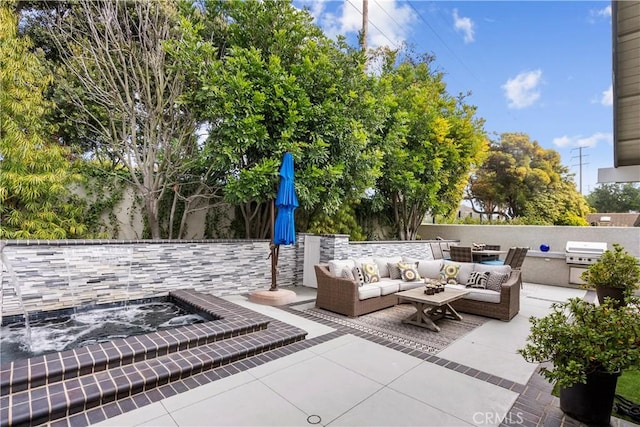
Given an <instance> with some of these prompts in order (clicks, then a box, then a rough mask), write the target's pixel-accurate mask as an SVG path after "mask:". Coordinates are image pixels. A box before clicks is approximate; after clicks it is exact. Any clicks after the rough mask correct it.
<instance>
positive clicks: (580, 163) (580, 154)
mask: <svg viewBox="0 0 640 427" xmlns="http://www.w3.org/2000/svg"><path fill="white" fill-rule="evenodd" d="M583 148H586V147H577V148H572V149H571V152H572V153H573V152H574V151H576V150H578V155H577V156H573V157H571V158H572V159H575V158H578V159H580V160H579V161H578V164H577V165H572V166H580V175H579V176H580V194H582V165H588V164H589V163H583V162H582V157H587V156H588V154H585V155H584V156H583V154H582V149H583Z"/></svg>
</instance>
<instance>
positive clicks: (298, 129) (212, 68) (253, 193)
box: [183, 0, 380, 238]
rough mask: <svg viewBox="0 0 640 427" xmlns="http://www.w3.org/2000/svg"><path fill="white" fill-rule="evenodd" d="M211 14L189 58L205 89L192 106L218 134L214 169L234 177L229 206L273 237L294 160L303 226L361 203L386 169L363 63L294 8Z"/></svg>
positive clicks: (285, 4)
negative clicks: (277, 203) (281, 188)
mask: <svg viewBox="0 0 640 427" xmlns="http://www.w3.org/2000/svg"><path fill="white" fill-rule="evenodd" d="M204 9H205V11H206V16H205V17H203V18H201V20H200V21H198V19H192V21H194V22H202V23H203V24H202V25H199V26H194V27H193V29H192V31H191V34H192V35H193V34H195V35H197V36H199V37H200V39H199V40H195V41H194V42H189V43H188V44H189V47H190V50H189V47H186V46H185V47H184V50H183V52H184V53H185V58H186V59H185V63H186V62H187V61H191V64H192V67H187V69H188V70H190V71H189V79H193V80H196V81H198V82H199V83H198V88H197V90H195V91H194V92H193V93H192V94H190V96H189V97H188V101H187V102H188V103H189V105H190V106H191V108H192V109H193V110H195V111H198V120H199V122H200V123H202V124H204V125H206V126H208V139H207V142H206V145H207V147H208V149H209V150H210V153H211V162H212V164H214V165H215V169H216V170H218V171H221V172H224V173H225V179H224V185H225V188H224V196H225V200H226V201H227V202H229V203H232V204H234V205H235V206H237V207H238V209H239V211H240V213H241V218H242V222H243V224H242V228H243V230H244V235H245V237H247V238H265V237H267V236H268V234H269V229H270V210H269V208H270V204H271V200H272V199H273V198H274V197H275V193H276V185H277V174H278V169H279V165H280V161H281V159H282V155H283V153H284V152H287V151H289V152H291V153H292V154H293V156H294V159H295V185H296V191H297V194H298V199H299V201H300V205H301V206H300V208H299V209H297V210H296V218H297V219H301V218H304V219H305V221H304V223H309V222H310V221H312V220H313V218H314V217H316V218H320V217H322V214H323V213H324V214H332V213H334V212H336V210H338V209H339V208H340V206H341V205H342V204H343V203H345V202H346V201H348V200H351V199H352V198H354V197H360V196H361V195H362V194H363V193H364V190H365V189H366V188H367V187H370V186H372V185H373V182H374V179H375V176H376V173H377V171H378V170H379V161H380V156H379V154H378V153H377V152H376V151H375V150H374V149H372V147H370V146H369V145H368V137H367V136H368V130H367V126H365V124H364V123H365V121H366V120H372V119H374V118H375V115H374V114H371V113H370V111H371V109H372V108H373V106H374V105H375V100H374V99H373V98H372V97H371V96H370V95H369V94H368V93H367V90H366V86H365V85H366V84H367V81H368V80H367V78H366V75H365V74H364V66H363V64H364V57H363V55H361V54H360V53H357V52H356V51H353V50H352V49H349V48H348V47H347V46H346V45H345V44H344V43H343V42H340V41H338V42H332V41H331V40H330V39H328V38H327V37H326V36H324V34H323V33H322V32H321V30H320V29H319V28H317V27H316V26H314V25H313V24H312V23H311V21H312V18H311V16H310V15H309V14H308V13H307V12H305V11H300V10H297V9H296V8H294V7H293V6H292V5H291V3H290V2H289V1H282V0H279V1H269V2H258V1H246V2H245V1H230V2H221V1H209V2H205V3H204ZM192 14H193V15H197V11H192ZM212 23H213V24H212ZM204 24H207V25H204ZM214 24H215V25H214ZM214 26H215V27H216V28H217V29H218V32H217V33H211V31H212V28H213V27H214ZM189 37H191V36H189ZM189 37H187V39H189V40H191V39H190V38H189ZM211 40H213V41H214V42H215V43H214V42H211ZM216 44H219V45H216ZM207 46H208V48H207ZM218 58H220V61H218V60H217V59H218ZM192 76H193V77H192ZM304 223H302V222H301V221H299V222H298V228H299V229H305V226H306V224H304Z"/></svg>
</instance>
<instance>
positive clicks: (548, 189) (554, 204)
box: [467, 133, 589, 225]
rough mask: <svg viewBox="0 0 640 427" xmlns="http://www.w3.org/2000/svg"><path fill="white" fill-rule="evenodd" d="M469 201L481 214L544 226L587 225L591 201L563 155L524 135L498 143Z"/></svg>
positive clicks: (474, 178) (472, 187)
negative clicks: (561, 158) (579, 191)
mask: <svg viewBox="0 0 640 427" xmlns="http://www.w3.org/2000/svg"><path fill="white" fill-rule="evenodd" d="M467 197H468V199H469V200H470V201H471V202H472V204H473V206H474V210H475V211H476V212H478V213H482V214H486V215H488V216H489V217H491V216H492V215H501V216H503V217H506V218H509V219H512V218H517V217H519V218H529V219H531V220H532V221H533V222H536V223H543V224H557V225H562V224H583V225H584V224H586V222H585V219H584V218H585V217H586V214H587V213H588V212H589V207H588V205H587V204H586V201H585V200H584V198H583V197H582V195H581V194H579V193H578V192H577V190H576V188H575V184H574V182H573V177H572V175H570V174H569V172H568V169H567V168H566V167H565V166H563V165H562V164H561V161H560V155H559V154H558V152H556V151H554V150H547V149H544V148H542V147H541V146H540V145H539V144H538V142H537V141H531V140H530V138H529V136H528V135H526V134H522V133H504V134H502V135H501V136H500V140H499V141H494V142H493V143H492V144H491V146H490V149H489V153H488V156H487V158H486V160H485V161H484V163H483V164H482V165H481V167H480V168H479V169H478V171H476V173H475V174H474V175H473V176H472V177H471V179H470V183H469V187H468V196H467Z"/></svg>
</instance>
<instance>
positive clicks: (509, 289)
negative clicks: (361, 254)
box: [315, 257, 522, 321]
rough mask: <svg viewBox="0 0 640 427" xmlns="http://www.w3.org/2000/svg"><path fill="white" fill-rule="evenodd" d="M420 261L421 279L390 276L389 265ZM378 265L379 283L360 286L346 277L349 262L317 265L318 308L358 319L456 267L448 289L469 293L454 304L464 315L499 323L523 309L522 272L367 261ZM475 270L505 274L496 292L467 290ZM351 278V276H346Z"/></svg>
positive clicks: (392, 259) (476, 266) (468, 265)
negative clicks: (398, 295) (400, 292)
mask: <svg viewBox="0 0 640 427" xmlns="http://www.w3.org/2000/svg"><path fill="white" fill-rule="evenodd" d="M398 259H401V261H406V262H417V263H418V264H417V266H418V273H419V274H420V277H421V279H420V280H417V281H411V282H407V281H404V280H402V279H396V278H393V279H392V278H391V277H390V272H389V268H388V266H389V265H390V263H393V262H398V261H397V260H398ZM351 261H352V263H353V264H354V265H359V264H360V265H362V263H363V262H365V260H351ZM366 261H368V262H375V263H376V264H377V265H378V266H379V276H380V280H379V281H378V282H376V283H365V284H363V285H361V284H359V283H358V280H357V279H355V280H354V279H350V278H347V277H343V274H342V273H343V271H344V269H345V268H350V267H349V266H350V265H351V263H349V260H332V261H329V263H324V264H317V265H315V272H316V278H317V285H318V288H317V296H316V307H318V308H322V309H325V310H329V311H333V312H336V313H340V314H343V315H345V316H349V317H357V316H360V315H362V314H366V313H370V312H373V311H376V310H381V309H383V308H387V307H392V306H394V305H396V304H397V303H398V298H397V297H396V295H395V293H396V292H399V291H403V290H407V289H412V288H416V287H421V286H424V282H423V280H422V279H424V278H430V279H440V278H441V274H442V271H444V268H445V266H447V265H454V266H456V268H457V269H458V272H457V276H456V278H455V279H456V282H457V283H456V284H448V285H447V286H450V287H455V288H459V289H467V290H469V291H470V293H469V294H468V295H466V296H465V297H464V298H462V299H459V300H457V301H454V302H453V303H451V306H452V307H453V308H455V309H456V310H458V311H460V312H464V313H471V314H478V315H481V316H487V317H492V318H495V319H499V320H504V321H509V320H511V319H512V318H513V317H514V316H515V315H516V314H517V313H518V311H519V310H520V287H521V284H522V279H521V276H520V271H519V270H511V268H510V267H509V266H492V265H483V264H476V263H465V262H452V261H445V260H430V259H425V260H416V259H414V258H408V257H385V258H373V259H368V260H366ZM474 271H479V272H488V274H489V275H491V274H496V276H498V275H502V277H503V278H505V277H506V279H503V280H504V281H503V282H502V283H499V284H498V286H497V288H495V287H494V289H499V292H498V291H497V290H490V289H478V288H468V287H466V284H467V281H468V280H469V277H470V276H471V273H472V272H474ZM347 276H348V275H347Z"/></svg>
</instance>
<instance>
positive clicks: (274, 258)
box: [269, 200, 278, 291]
mask: <svg viewBox="0 0 640 427" xmlns="http://www.w3.org/2000/svg"><path fill="white" fill-rule="evenodd" d="M274 205H275V200H271V244H270V245H269V246H270V248H271V288H269V290H270V291H277V290H278V283H277V282H276V272H277V265H278V250H277V245H276V244H275V243H274V242H273V238H274V237H275V214H274V210H275V208H274Z"/></svg>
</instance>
